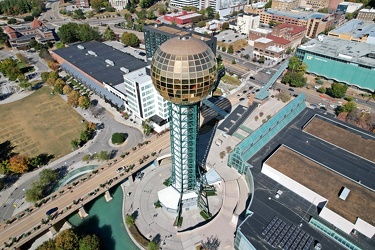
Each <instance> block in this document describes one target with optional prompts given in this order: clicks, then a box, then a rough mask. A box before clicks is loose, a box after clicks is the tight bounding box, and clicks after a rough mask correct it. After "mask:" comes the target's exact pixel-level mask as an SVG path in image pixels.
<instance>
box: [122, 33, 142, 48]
mask: <svg viewBox="0 0 375 250" xmlns="http://www.w3.org/2000/svg"><path fill="white" fill-rule="evenodd" d="M121 42H122V43H123V44H125V45H127V46H131V47H138V45H139V39H138V37H137V36H136V35H135V34H133V33H128V32H124V34H122V36H121Z"/></svg>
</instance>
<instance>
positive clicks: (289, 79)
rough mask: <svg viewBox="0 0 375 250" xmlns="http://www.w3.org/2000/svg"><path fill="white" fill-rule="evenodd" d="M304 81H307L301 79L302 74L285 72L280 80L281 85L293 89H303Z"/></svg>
mask: <svg viewBox="0 0 375 250" xmlns="http://www.w3.org/2000/svg"><path fill="white" fill-rule="evenodd" d="M306 81H307V79H306V78H305V77H303V74H302V73H297V72H287V73H286V74H285V75H284V77H283V78H282V79H281V82H282V83H284V84H289V85H290V86H293V87H303V86H305V85H306Z"/></svg>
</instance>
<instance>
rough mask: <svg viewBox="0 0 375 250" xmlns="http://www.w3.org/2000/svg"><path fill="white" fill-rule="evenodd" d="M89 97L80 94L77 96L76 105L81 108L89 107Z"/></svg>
mask: <svg viewBox="0 0 375 250" xmlns="http://www.w3.org/2000/svg"><path fill="white" fill-rule="evenodd" d="M90 104H91V101H90V98H89V97H88V96H86V95H82V96H80V97H79V98H78V106H79V107H81V108H82V109H88V108H89V107H90Z"/></svg>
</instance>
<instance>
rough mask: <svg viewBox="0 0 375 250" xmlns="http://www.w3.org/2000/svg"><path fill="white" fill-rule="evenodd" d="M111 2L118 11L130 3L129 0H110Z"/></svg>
mask: <svg viewBox="0 0 375 250" xmlns="http://www.w3.org/2000/svg"><path fill="white" fill-rule="evenodd" d="M109 3H110V4H111V6H112V7H113V8H115V9H116V10H117V11H120V10H123V9H125V6H126V4H127V3H128V0H109Z"/></svg>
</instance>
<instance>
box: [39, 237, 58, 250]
mask: <svg viewBox="0 0 375 250" xmlns="http://www.w3.org/2000/svg"><path fill="white" fill-rule="evenodd" d="M55 249H56V246H55V241H54V240H53V239H49V240H48V241H45V242H43V243H42V245H40V246H38V248H37V250H55Z"/></svg>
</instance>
